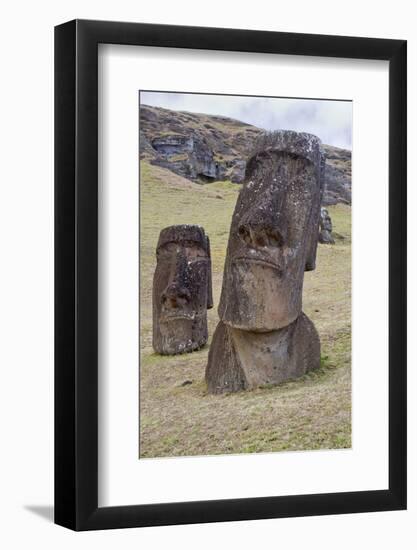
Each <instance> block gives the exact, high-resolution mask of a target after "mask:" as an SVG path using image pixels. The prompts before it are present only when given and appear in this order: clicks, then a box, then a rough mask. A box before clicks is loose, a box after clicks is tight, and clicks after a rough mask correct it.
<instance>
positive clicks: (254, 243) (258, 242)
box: [238, 222, 285, 248]
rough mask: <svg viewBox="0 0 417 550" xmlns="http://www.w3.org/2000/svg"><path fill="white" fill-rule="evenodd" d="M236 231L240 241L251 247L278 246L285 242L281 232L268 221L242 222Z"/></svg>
mask: <svg viewBox="0 0 417 550" xmlns="http://www.w3.org/2000/svg"><path fill="white" fill-rule="evenodd" d="M238 233H239V237H240V238H241V239H242V241H243V242H244V243H245V244H247V245H248V246H250V247H251V248H264V247H274V248H280V247H282V246H283V245H284V242H285V239H284V234H283V232H282V231H280V230H279V228H278V227H276V226H274V225H272V224H268V223H262V222H259V223H250V222H249V223H242V224H240V225H239V229H238Z"/></svg>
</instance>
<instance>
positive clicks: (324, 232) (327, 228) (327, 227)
mask: <svg viewBox="0 0 417 550" xmlns="http://www.w3.org/2000/svg"><path fill="white" fill-rule="evenodd" d="M332 231H333V224H332V219H331V217H330V216H329V211H328V210H327V208H323V207H321V209H320V232H319V242H320V243H322V244H334V239H333V237H332Z"/></svg>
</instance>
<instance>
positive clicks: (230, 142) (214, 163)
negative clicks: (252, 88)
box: [140, 105, 351, 205]
mask: <svg viewBox="0 0 417 550" xmlns="http://www.w3.org/2000/svg"><path fill="white" fill-rule="evenodd" d="M261 133H263V130H262V129H260V128H257V127H255V126H251V125H250V124H246V123H244V122H241V121H238V120H234V119H231V118H227V117H222V116H212V115H205V114H197V113H187V112H183V111H171V110H169V109H163V108H160V107H150V106H147V105H142V106H141V107H140V156H141V158H142V159H146V160H148V161H149V162H150V163H151V164H156V165H158V166H162V167H164V168H167V169H169V170H171V171H172V172H175V173H176V174H178V175H180V176H182V177H185V178H187V179H189V180H192V181H195V182H198V183H208V182H210V181H214V180H230V181H232V182H234V183H242V182H243V180H244V175H245V169H246V162H245V159H246V158H247V156H248V154H249V152H250V151H251V149H252V147H253V144H254V142H255V141H256V139H257V138H258V137H259V136H260V134H261ZM323 150H324V155H325V159H326V168H325V188H324V194H323V205H331V204H336V203H344V204H350V203H351V152H350V151H348V150H346V149H340V148H338V147H332V146H330V145H323Z"/></svg>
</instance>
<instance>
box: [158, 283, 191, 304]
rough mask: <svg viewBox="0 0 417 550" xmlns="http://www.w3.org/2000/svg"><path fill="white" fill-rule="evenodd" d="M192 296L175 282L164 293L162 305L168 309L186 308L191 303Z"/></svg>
mask: <svg viewBox="0 0 417 550" xmlns="http://www.w3.org/2000/svg"><path fill="white" fill-rule="evenodd" d="M190 299H191V295H190V292H189V290H188V289H186V288H182V287H180V286H179V285H178V284H177V283H175V282H173V283H171V284H170V285H168V286H167V288H166V289H165V291H164V292H163V293H162V304H163V305H164V307H166V308H167V309H176V308H180V307H184V306H185V305H187V304H188V303H189V302H190Z"/></svg>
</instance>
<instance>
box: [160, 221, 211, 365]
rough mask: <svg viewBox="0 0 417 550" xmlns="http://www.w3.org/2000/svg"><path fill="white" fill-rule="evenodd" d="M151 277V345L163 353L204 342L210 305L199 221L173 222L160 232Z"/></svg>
mask: <svg viewBox="0 0 417 550" xmlns="http://www.w3.org/2000/svg"><path fill="white" fill-rule="evenodd" d="M156 258H157V264H156V269H155V274H154V278H153V297H152V306H153V339H152V344H153V348H154V350H155V351H156V352H157V353H160V354H162V355H176V354H178V353H186V352H189V351H194V350H197V349H199V348H201V347H202V346H204V344H205V343H206V342H207V338H208V332H207V309H210V308H211V307H213V297H212V288H211V260H210V242H209V238H208V237H207V236H206V235H205V233H204V229H203V228H202V227H200V226H198V225H172V226H170V227H166V228H165V229H163V230H162V231H161V233H160V235H159V240H158V245H157V249H156Z"/></svg>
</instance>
